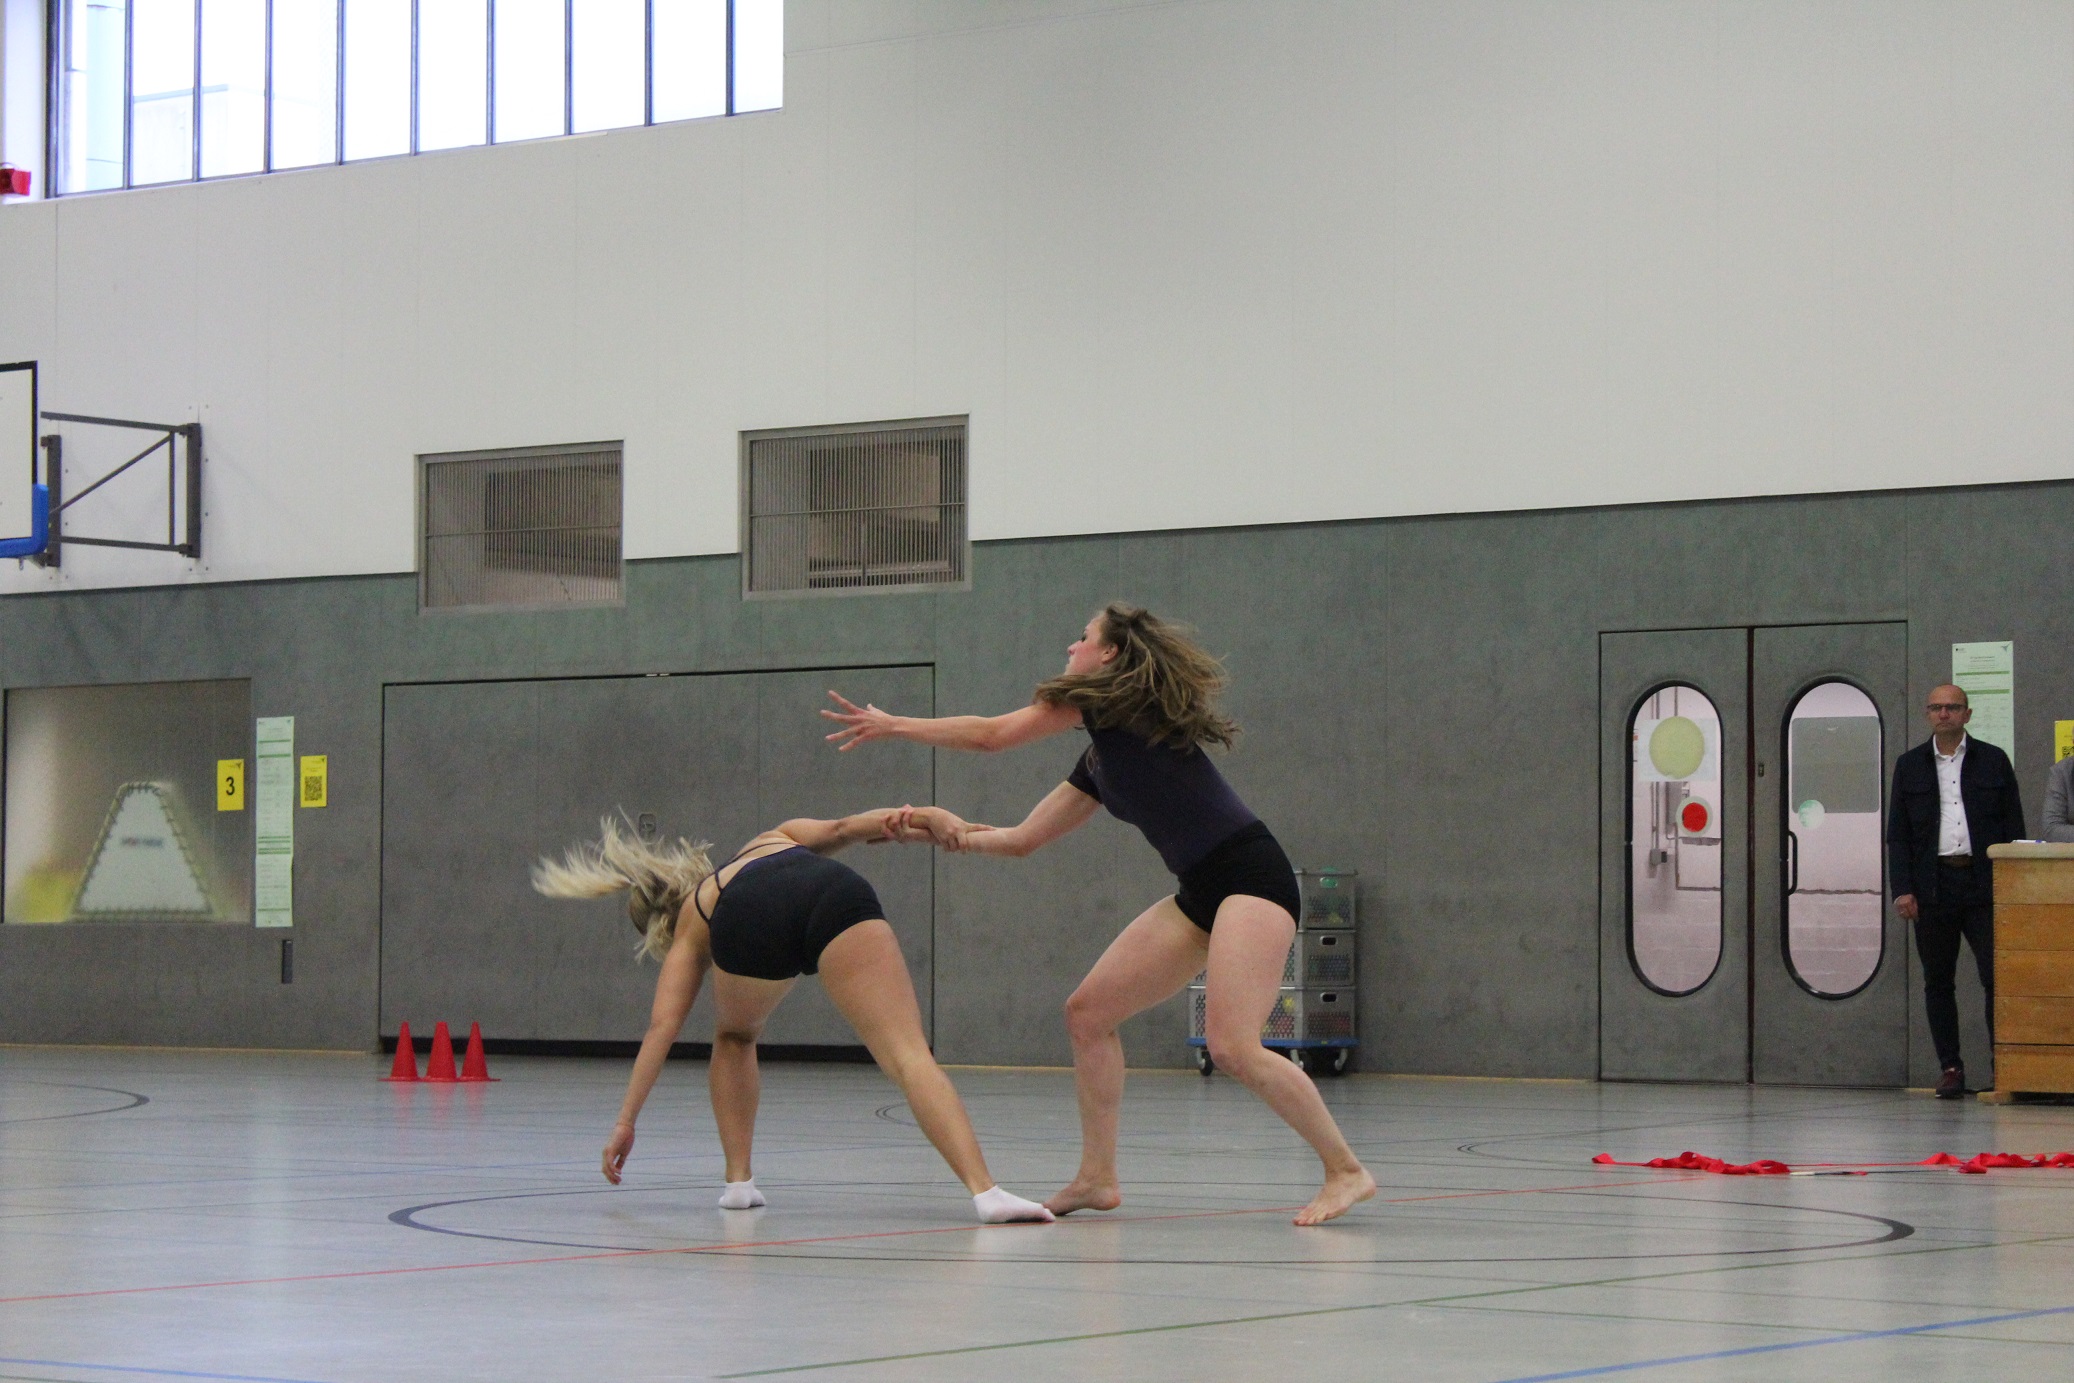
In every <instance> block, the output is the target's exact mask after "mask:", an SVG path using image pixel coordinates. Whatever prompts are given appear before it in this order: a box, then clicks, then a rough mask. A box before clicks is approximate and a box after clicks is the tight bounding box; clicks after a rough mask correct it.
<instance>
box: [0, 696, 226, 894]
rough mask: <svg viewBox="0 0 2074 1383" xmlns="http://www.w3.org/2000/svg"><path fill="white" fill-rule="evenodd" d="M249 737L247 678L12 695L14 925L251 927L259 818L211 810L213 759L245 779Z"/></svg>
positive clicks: (10, 885)
mask: <svg viewBox="0 0 2074 1383" xmlns="http://www.w3.org/2000/svg"><path fill="white" fill-rule="evenodd" d="M251 743H252V684H251V683H249V682H245V681H222V682H154V683H138V684H130V685H124V686H106V687H37V688H17V689H15V690H11V691H9V692H8V693H7V731H6V750H5V753H6V770H7V773H6V776H7V789H6V792H7V812H6V817H7V825H6V842H5V849H4V850H0V854H4V855H5V857H6V873H5V877H4V884H0V892H4V895H5V900H6V901H5V912H4V916H5V919H6V921H7V922H8V923H38V922H43V923H56V922H81V921H88V920H107V921H129V922H181V921H189V922H249V921H250V920H251V917H252V813H251V812H249V811H218V810H217V801H216V763H217V761H218V760H219V759H244V760H246V767H247V775H246V776H247V780H248V781H249V780H250V776H251V774H250V768H251V757H252V751H251V748H250V745H251ZM118 827H119V829H116V828H118Z"/></svg>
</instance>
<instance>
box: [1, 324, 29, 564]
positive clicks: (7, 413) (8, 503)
mask: <svg viewBox="0 0 2074 1383" xmlns="http://www.w3.org/2000/svg"><path fill="white" fill-rule="evenodd" d="M35 484H36V362H35V361H33V360H28V361H23V362H21V363H19V364H15V365H4V364H0V542H7V541H10V540H16V539H25V538H28V537H29V536H31V534H32V533H33V532H34V530H35V526H36V524H35V511H34V509H33V508H32V507H31V504H30V499H31V496H32V494H33V491H34V486H35Z"/></svg>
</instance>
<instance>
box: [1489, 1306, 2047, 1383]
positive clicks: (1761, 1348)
mask: <svg viewBox="0 0 2074 1383" xmlns="http://www.w3.org/2000/svg"><path fill="white" fill-rule="evenodd" d="M2069 1312H2074V1306H2047V1307H2044V1308H2042V1309H2040V1310H2037V1311H2011V1312H2009V1313H2007V1314H2006V1315H2001V1316H1974V1317H1972V1318H1971V1319H1969V1320H1963V1321H1938V1322H1936V1323H1935V1324H1932V1325H1902V1326H1896V1327H1894V1328H1893V1329H1892V1330H1860V1331H1854V1332H1853V1333H1851V1334H1849V1335H1828V1336H1825V1337H1823V1338H1822V1339H1819V1340H1790V1341H1787V1342H1785V1343H1783V1344H1775V1345H1745V1346H1744V1347H1743V1348H1741V1349H1717V1350H1714V1351H1713V1352H1712V1353H1708V1354H1676V1355H1671V1356H1669V1357H1666V1358H1663V1359H1638V1360H1636V1361H1635V1362H1634V1363H1632V1364H1601V1365H1599V1366H1598V1367H1597V1368H1589V1369H1569V1370H1566V1371H1564V1372H1562V1373H1536V1374H1529V1375H1526V1376H1524V1377H1520V1378H1505V1379H1500V1380H1498V1383H1556V1380H1558V1379H1563V1378H1601V1377H1604V1376H1605V1375H1606V1374H1609V1373H1633V1372H1634V1371H1636V1370H1637V1369H1661V1368H1668V1367H1670V1366H1671V1365H1673V1364H1702V1363H1705V1362H1707V1361H1708V1360H1710V1359H1740V1358H1742V1357H1744V1356H1745V1355H1750V1354H1780V1353H1783V1352H1784V1351H1786V1350H1789V1349H1818V1348H1820V1347H1821V1346H1823V1345H1848V1344H1853V1343H1856V1342H1857V1341H1859V1340H1885V1339H1890V1338H1892V1337H1893V1336H1896V1335H1927V1334H1929V1333H1930V1332H1932V1331H1935V1330H1961V1329H1964V1328H1965V1327H1967V1326H1970V1325H2001V1324H2003V1323H2004V1322H2006V1321H2028V1320H2034V1319H2036V1318H2037V1317H2039V1316H2064V1315H2066V1314H2068V1313H2069Z"/></svg>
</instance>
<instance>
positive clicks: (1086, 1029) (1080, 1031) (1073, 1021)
mask: <svg viewBox="0 0 2074 1383" xmlns="http://www.w3.org/2000/svg"><path fill="white" fill-rule="evenodd" d="M1115 1027H1116V1025H1115V1024H1113V1023H1111V1022H1110V1021H1109V1016H1108V1015H1107V1014H1106V1013H1104V1012H1103V1011H1102V1010H1101V1008H1100V1007H1099V1006H1098V1004H1097V1003H1096V1001H1095V1000H1094V999H1093V998H1092V997H1090V996H1089V995H1088V994H1086V993H1084V992H1083V991H1081V990H1078V989H1076V990H1074V991H1073V993H1072V995H1071V997H1069V998H1068V999H1067V1000H1066V1035H1067V1036H1068V1037H1070V1038H1072V1039H1073V1041H1074V1043H1075V1044H1076V1045H1077V1044H1081V1043H1087V1042H1099V1041H1100V1040H1102V1039H1103V1038H1105V1037H1107V1036H1108V1035H1109V1034H1110V1033H1111V1032H1113V1031H1115Z"/></svg>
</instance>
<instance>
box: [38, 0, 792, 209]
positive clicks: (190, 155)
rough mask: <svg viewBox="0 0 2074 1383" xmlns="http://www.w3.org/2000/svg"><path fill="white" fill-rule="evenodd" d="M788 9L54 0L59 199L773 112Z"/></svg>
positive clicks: (765, 2)
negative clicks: (107, 191)
mask: <svg viewBox="0 0 2074 1383" xmlns="http://www.w3.org/2000/svg"><path fill="white" fill-rule="evenodd" d="M784 28H785V17H784V0H58V4H57V35H56V37H57V45H58V46H57V56H58V61H57V62H56V63H55V64H54V66H53V72H54V75H55V79H56V84H57V85H56V90H55V91H53V92H52V99H51V102H50V110H51V112H52V121H53V136H54V138H53V144H54V146H55V151H56V154H57V165H56V177H55V178H54V180H53V186H54V188H55V189H56V191H57V192H58V193H59V194H60V195H62V194H65V193H71V192H98V191H103V190H107V189H111V188H121V187H145V186H150V185H152V184H158V183H168V182H189V181H193V180H195V179H197V178H221V177H233V176H237V175H240V174H246V173H261V172H268V171H271V170H275V169H283V168H307V167H310V166H312V165H315V164H323V163H346V162H352V161H354V160H357V159H369V158H387V157H391V156H394V155H397V154H415V153H422V152H428V151H430V150H433V149H455V148H463V147H466V146H468V145H475V144H503V143H510V142H512V141H514V140H522V139H540V138H544V137H548V136H552V135H563V134H580V133H585V132H588V131H591V130H607V129H617V128H621V127H625V126H631V125H652V124H658V123H661V122H664V121H670V120H691V119H696V118H698V117H701V116H708V115H738V114H742V113H745V112H748V111H755V110H772V109H775V108H777V107H778V106H779V105H781V104H783V98H784V50H785V32H784Z"/></svg>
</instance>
